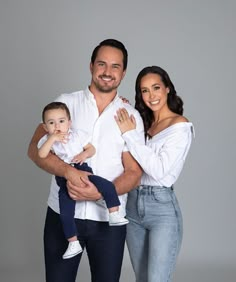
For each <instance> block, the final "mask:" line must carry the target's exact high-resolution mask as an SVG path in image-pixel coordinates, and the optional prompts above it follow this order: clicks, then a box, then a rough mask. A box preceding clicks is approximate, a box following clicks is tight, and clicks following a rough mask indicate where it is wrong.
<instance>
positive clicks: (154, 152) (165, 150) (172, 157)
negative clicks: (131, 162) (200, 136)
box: [123, 127, 192, 181]
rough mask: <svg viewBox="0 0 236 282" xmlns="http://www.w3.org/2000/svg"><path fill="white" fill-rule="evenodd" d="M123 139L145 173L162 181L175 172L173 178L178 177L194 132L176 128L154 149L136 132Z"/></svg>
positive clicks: (130, 132) (127, 133)
mask: <svg viewBox="0 0 236 282" xmlns="http://www.w3.org/2000/svg"><path fill="white" fill-rule="evenodd" d="M123 138H124V140H125V141H126V143H127V146H128V148H129V150H130V152H131V154H132V155H133V157H134V158H135V159H136V160H137V162H138V163H139V164H140V166H141V167H142V168H143V170H144V171H145V173H146V174H148V175H149V176H151V177H152V178H154V179H155V180H156V181H161V180H162V179H163V178H165V176H166V175H170V174H171V173H172V171H174V172H175V175H173V178H174V179H176V178H177V177H178V175H179V173H180V171H181V169H182V167H183V164H184V161H185V158H186V155H187V153H188V151H189V148H190V145H191V140H192V130H191V128H190V127H176V128H175V129H173V130H170V131H169V132H168V134H166V135H165V138H164V141H163V143H162V144H160V145H159V146H158V145H157V146H155V145H154V146H153V148H151V147H149V146H147V145H145V144H143V143H142V141H141V140H140V138H139V136H138V135H137V132H136V130H131V131H128V132H126V133H124V134H123ZM153 138H157V136H154V137H153ZM153 142H154V141H153Z"/></svg>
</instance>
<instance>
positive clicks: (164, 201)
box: [126, 185, 183, 282]
mask: <svg viewBox="0 0 236 282" xmlns="http://www.w3.org/2000/svg"><path fill="white" fill-rule="evenodd" d="M127 218H128V219H129V221H130V222H129V224H128V225H127V237H126V238H127V239H126V240H127V246H128V250H129V254H130V259H131V263H132V266H133V269H134V272H135V277H136V282H170V281H172V274H173V271H174V268H175V264H176V259H177V256H178V253H179V250H180V246H181V242H182V235H183V223H182V215H181V211H180V208H179V204H178V201H177V199H176V196H175V193H174V191H173V189H172V188H168V187H159V186H144V185H142V186H139V187H138V188H136V189H134V190H132V191H131V192H129V194H128V202H127Z"/></svg>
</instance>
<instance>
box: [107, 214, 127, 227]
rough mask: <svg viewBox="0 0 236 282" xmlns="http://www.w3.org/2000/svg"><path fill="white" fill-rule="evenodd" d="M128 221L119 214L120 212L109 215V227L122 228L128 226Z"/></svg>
mask: <svg viewBox="0 0 236 282" xmlns="http://www.w3.org/2000/svg"><path fill="white" fill-rule="evenodd" d="M128 223H129V221H128V219H126V218H124V217H123V216H121V215H120V214H119V212H118V211H115V212H111V213H109V225H110V226H120V225H125V224H128Z"/></svg>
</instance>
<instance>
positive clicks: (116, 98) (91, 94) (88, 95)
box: [84, 86, 120, 103]
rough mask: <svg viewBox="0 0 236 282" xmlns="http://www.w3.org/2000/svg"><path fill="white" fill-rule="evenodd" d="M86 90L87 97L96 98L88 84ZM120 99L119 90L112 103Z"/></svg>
mask: <svg viewBox="0 0 236 282" xmlns="http://www.w3.org/2000/svg"><path fill="white" fill-rule="evenodd" d="M84 92H85V95H86V97H87V98H88V99H89V100H94V95H93V93H92V92H91V91H90V90H89V86H87V88H86V89H85V91H84ZM118 99H120V98H119V93H118V91H117V93H116V96H115V97H114V99H113V100H112V102H111V103H114V102H116V101H117V100H118Z"/></svg>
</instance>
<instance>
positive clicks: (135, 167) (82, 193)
mask: <svg viewBox="0 0 236 282" xmlns="http://www.w3.org/2000/svg"><path fill="white" fill-rule="evenodd" d="M122 162H123V166H124V172H123V173H122V174H121V175H120V176H119V177H117V178H116V179H115V180H114V181H113V183H114V185H115V187H116V191H117V193H118V195H122V194H125V193H127V192H129V191H130V190H132V189H133V188H134V187H136V186H137V185H138V184H139V182H140V179H141V176H142V169H141V167H140V166H139V164H138V163H137V162H136V161H135V159H134V158H133V157H132V155H131V154H130V153H129V152H124V153H123V154H122ZM83 181H84V183H85V184H86V185H87V186H86V188H81V187H77V186H75V185H73V184H72V183H70V181H68V184H67V187H68V193H69V195H70V196H71V198H72V199H74V200H91V201H95V200H98V199H100V198H101V194H100V193H99V192H98V190H97V189H96V187H95V186H94V185H91V184H92V183H91V182H90V181H89V180H88V179H84V178H83Z"/></svg>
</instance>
